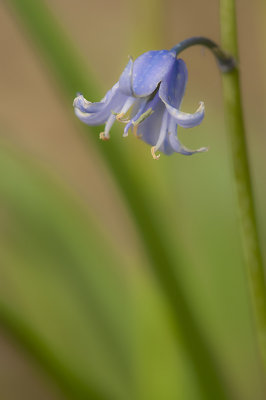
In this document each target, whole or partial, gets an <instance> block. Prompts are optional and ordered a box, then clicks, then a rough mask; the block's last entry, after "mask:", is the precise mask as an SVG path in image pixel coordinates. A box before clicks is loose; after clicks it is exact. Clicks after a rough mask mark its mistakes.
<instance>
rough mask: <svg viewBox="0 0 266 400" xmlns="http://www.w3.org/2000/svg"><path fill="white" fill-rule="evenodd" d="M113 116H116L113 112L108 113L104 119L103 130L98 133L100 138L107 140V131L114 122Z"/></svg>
mask: <svg viewBox="0 0 266 400" xmlns="http://www.w3.org/2000/svg"><path fill="white" fill-rule="evenodd" d="M115 118H116V117H115V115H114V114H110V116H109V118H108V120H107V121H106V124H105V128H104V132H101V133H100V139H102V140H108V139H109V138H110V136H109V132H110V129H111V128H112V125H113V123H114V122H115Z"/></svg>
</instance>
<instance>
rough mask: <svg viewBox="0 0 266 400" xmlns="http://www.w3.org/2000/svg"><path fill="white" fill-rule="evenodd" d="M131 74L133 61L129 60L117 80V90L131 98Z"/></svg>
mask: <svg viewBox="0 0 266 400" xmlns="http://www.w3.org/2000/svg"><path fill="white" fill-rule="evenodd" d="M132 73H133V60H132V58H130V60H129V62H128V64H127V66H126V68H125V69H124V71H123V72H122V75H121V76H120V78H119V88H120V90H121V92H122V93H124V94H125V95H127V96H132V94H133V90H132Z"/></svg>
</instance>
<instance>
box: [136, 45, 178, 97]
mask: <svg viewBox="0 0 266 400" xmlns="http://www.w3.org/2000/svg"><path fill="white" fill-rule="evenodd" d="M174 62H175V54H174V53H172V52H170V51H168V50H160V51H148V52H147V53H144V54H142V55H141V56H140V57H138V58H137V59H136V61H135V62H134V65H133V81H132V85H133V92H134V95H136V96H141V97H145V96H148V95H150V94H151V93H153V92H154V90H155V89H156V88H157V86H158V84H159V83H160V82H161V80H162V79H163V78H164V77H165V75H167V74H168V72H169V71H170V70H171V68H172V66H173V64H174Z"/></svg>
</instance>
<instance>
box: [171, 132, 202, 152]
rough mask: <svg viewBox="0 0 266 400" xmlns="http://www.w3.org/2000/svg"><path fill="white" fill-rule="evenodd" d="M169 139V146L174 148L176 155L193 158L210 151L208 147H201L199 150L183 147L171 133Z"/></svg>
mask: <svg viewBox="0 0 266 400" xmlns="http://www.w3.org/2000/svg"><path fill="white" fill-rule="evenodd" d="M168 139H169V144H170V146H171V147H172V149H173V151H174V152H176V153H181V154H183V155H185V156H191V155H192V154H195V153H202V152H204V151H208V148H207V147H201V148H200V149H197V150H190V149H187V148H186V147H185V146H183V145H182V144H181V143H180V141H179V140H178V138H177V136H175V135H174V134H173V133H170V135H169V137H168Z"/></svg>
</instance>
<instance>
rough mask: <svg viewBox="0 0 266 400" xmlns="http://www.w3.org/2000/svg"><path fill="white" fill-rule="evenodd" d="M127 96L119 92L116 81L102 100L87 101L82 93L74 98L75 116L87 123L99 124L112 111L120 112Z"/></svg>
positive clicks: (103, 121)
mask: <svg viewBox="0 0 266 400" xmlns="http://www.w3.org/2000/svg"><path fill="white" fill-rule="evenodd" d="M127 99H128V96H126V95H125V94H123V93H121V91H120V90H119V84H118V83H116V84H115V85H114V86H113V87H112V89H111V90H109V92H107V94H106V96H105V97H104V98H103V99H102V101H100V102H98V103H90V102H88V101H87V100H86V99H85V98H84V97H83V96H82V95H80V96H78V97H76V98H75V100H74V103H73V105H74V108H75V114H76V116H77V117H78V118H79V119H80V120H81V121H82V122H85V123H86V124H88V125H101V124H103V123H105V122H106V121H107V119H108V117H109V116H110V114H111V113H112V112H120V110H121V108H122V107H123V105H124V103H125V102H126V100H127Z"/></svg>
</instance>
